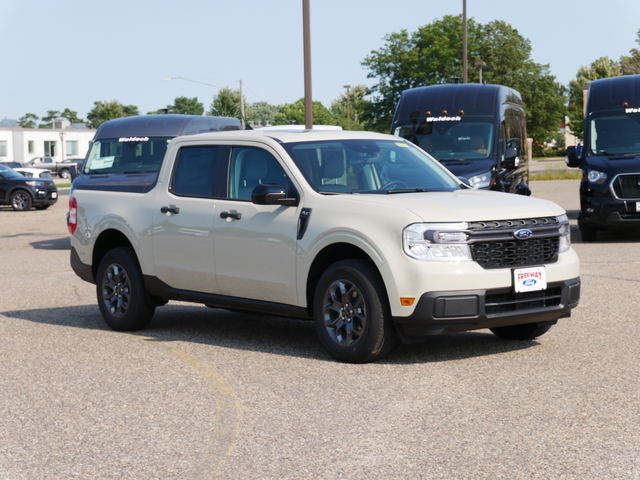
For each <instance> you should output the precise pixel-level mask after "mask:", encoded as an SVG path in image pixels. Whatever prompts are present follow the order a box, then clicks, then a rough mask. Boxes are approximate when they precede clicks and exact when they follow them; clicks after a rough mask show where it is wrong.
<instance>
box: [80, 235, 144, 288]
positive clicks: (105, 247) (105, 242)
mask: <svg viewBox="0 0 640 480" xmlns="http://www.w3.org/2000/svg"><path fill="white" fill-rule="evenodd" d="M118 247H131V248H132V249H133V250H134V255H136V258H137V253H136V252H135V249H134V248H133V244H132V243H131V241H129V239H128V238H127V236H126V235H125V234H124V233H122V232H121V231H119V230H115V229H109V230H105V231H104V232H102V233H100V235H99V236H98V238H97V239H96V241H95V244H94V246H93V255H92V259H91V270H92V273H93V278H94V279H96V278H97V274H98V266H99V265H100V262H101V261H102V258H103V257H104V256H105V255H106V254H107V252H109V250H112V249H114V248H118ZM138 261H139V260H138Z"/></svg>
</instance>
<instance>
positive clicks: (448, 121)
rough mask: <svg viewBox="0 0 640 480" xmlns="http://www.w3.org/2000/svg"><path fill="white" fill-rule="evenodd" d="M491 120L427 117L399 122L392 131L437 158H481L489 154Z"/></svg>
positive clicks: (490, 146) (492, 127)
mask: <svg viewBox="0 0 640 480" xmlns="http://www.w3.org/2000/svg"><path fill="white" fill-rule="evenodd" d="M441 119H442V120H441ZM493 122H494V119H493V117H489V116H451V117H427V118H426V120H425V121H423V122H422V123H420V124H418V123H417V122H416V121H413V122H412V121H411V120H407V121H406V122H404V123H403V122H401V123H399V124H398V126H397V127H396V129H395V131H394V132H393V133H394V135H397V136H399V137H402V138H405V139H407V140H409V141H410V142H413V143H415V144H416V145H418V146H419V147H420V148H422V149H423V150H425V151H427V152H429V153H430V154H431V156H433V157H434V158H437V159H438V160H481V159H485V158H489V157H490V156H491V155H492V148H493V132H494V126H493Z"/></svg>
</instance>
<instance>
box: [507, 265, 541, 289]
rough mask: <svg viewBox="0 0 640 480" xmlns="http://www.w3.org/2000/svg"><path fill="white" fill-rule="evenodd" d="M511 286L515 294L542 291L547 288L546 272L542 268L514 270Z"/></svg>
mask: <svg viewBox="0 0 640 480" xmlns="http://www.w3.org/2000/svg"><path fill="white" fill-rule="evenodd" d="M513 284H514V285H515V289H516V293H519V292H535V291H537V290H544V289H545V288H547V272H546V270H545V268H544V267H530V268H516V269H515V270H514V271H513Z"/></svg>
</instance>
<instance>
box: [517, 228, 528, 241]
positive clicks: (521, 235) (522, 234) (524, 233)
mask: <svg viewBox="0 0 640 480" xmlns="http://www.w3.org/2000/svg"><path fill="white" fill-rule="evenodd" d="M531 235H533V232H532V231H531V230H529V229H528V228H521V229H520V230H516V231H515V232H513V236H514V237H516V238H517V239H518V240H526V239H527V238H529V237H531Z"/></svg>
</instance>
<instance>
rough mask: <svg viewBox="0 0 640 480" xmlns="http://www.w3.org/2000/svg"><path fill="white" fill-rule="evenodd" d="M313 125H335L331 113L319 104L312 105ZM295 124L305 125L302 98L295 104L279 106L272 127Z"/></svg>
mask: <svg viewBox="0 0 640 480" xmlns="http://www.w3.org/2000/svg"><path fill="white" fill-rule="evenodd" d="M312 110H313V124H314V125H335V124H336V123H335V119H334V118H333V115H331V112H329V110H327V109H326V108H325V107H324V105H322V103H320V102H313V103H312ZM290 123H295V124H298V125H304V124H305V108H304V98H301V99H300V100H298V101H297V102H295V103H286V104H284V105H281V106H280V108H279V109H278V113H276V116H275V119H274V122H273V124H274V125H288V124H290Z"/></svg>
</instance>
